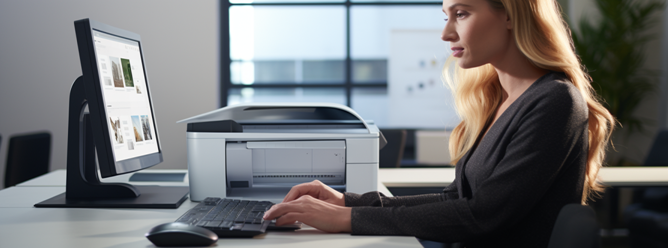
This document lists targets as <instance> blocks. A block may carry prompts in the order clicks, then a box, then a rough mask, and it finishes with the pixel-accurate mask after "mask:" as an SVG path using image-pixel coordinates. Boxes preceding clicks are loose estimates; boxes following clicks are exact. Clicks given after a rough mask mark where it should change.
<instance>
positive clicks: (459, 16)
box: [456, 11, 469, 18]
mask: <svg viewBox="0 0 668 248" xmlns="http://www.w3.org/2000/svg"><path fill="white" fill-rule="evenodd" d="M468 14H469V13H466V12H464V11H462V12H457V14H456V15H457V18H464V17H466V16H467V15H468Z"/></svg>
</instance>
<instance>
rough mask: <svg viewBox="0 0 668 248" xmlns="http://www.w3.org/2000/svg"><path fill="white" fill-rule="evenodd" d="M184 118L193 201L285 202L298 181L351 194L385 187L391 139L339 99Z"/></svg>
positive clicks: (259, 105) (251, 106)
mask: <svg viewBox="0 0 668 248" xmlns="http://www.w3.org/2000/svg"><path fill="white" fill-rule="evenodd" d="M179 123H188V125H187V143H188V174H189V181H190V199H191V200H192V201H201V200H203V199H204V198H206V197H228V198H237V197H238V198H244V199H269V200H275V201H280V200H282V199H283V197H284V196H285V194H286V193H287V192H288V191H289V190H290V188H291V187H292V186H295V185H297V184H300V183H304V182H310V181H313V180H316V179H317V180H320V181H322V182H323V183H325V184H327V185H329V186H330V187H332V188H335V189H339V190H342V191H347V192H354V193H365V192H368V191H374V190H377V188H378V186H377V185H378V161H379V159H378V153H379V152H378V150H379V149H380V148H382V146H384V143H385V139H384V138H383V137H382V134H381V133H380V131H379V130H378V127H376V125H375V124H373V122H371V121H364V120H363V119H362V118H361V117H360V116H359V115H358V114H357V113H356V112H355V111H354V110H352V109H350V108H348V107H346V106H343V105H340V104H332V103H251V104H239V105H234V106H229V107H225V108H221V109H218V110H214V111H211V112H208V113H204V114H201V115H198V116H194V117H191V118H188V119H185V120H181V121H179Z"/></svg>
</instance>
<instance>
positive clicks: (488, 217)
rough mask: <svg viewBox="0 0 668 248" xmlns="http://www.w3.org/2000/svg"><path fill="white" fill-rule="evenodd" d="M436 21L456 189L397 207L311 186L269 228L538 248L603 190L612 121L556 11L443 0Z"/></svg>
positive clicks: (394, 200)
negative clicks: (564, 218) (572, 211)
mask: <svg viewBox="0 0 668 248" xmlns="http://www.w3.org/2000/svg"><path fill="white" fill-rule="evenodd" d="M443 11H444V12H445V13H446V15H447V16H448V17H449V18H448V19H446V24H445V28H444V30H443V34H442V39H443V40H444V41H446V42H449V43H450V47H451V49H452V50H453V54H452V56H453V57H456V58H457V62H458V63H457V64H458V67H459V68H457V69H456V70H455V75H454V80H453V81H454V82H456V83H449V84H450V86H451V88H452V89H453V91H454V94H455V102H456V106H457V110H458V113H459V114H460V116H461V117H462V122H461V123H460V124H459V125H458V126H457V127H456V128H455V129H454V130H453V132H452V134H451V138H450V153H451V155H452V156H451V157H452V158H454V162H455V163H456V178H455V181H454V182H453V183H452V184H451V185H450V186H448V187H446V188H445V189H444V192H443V193H440V194H426V195H416V196H401V197H385V196H382V195H380V194H379V193H377V192H370V193H366V194H363V195H358V194H353V193H345V194H341V193H339V192H336V191H335V190H332V189H331V188H329V187H327V186H325V185H324V184H322V183H320V182H318V181H314V182H311V183H306V184H302V185H298V186H295V187H294V188H293V189H292V190H291V191H290V193H288V195H287V196H286V197H285V199H284V201H283V203H281V204H277V205H275V206H274V207H273V208H271V209H270V210H269V211H268V212H267V213H266V215H265V219H275V218H278V217H280V218H278V219H277V224H278V225H281V224H286V223H293V222H294V221H297V220H299V221H302V222H304V223H306V224H308V225H310V226H313V227H315V228H318V229H321V230H324V231H328V232H351V233H353V234H381V235H412V236H416V237H419V238H424V239H429V240H436V241H442V242H464V243H465V244H466V247H509V246H512V247H546V246H547V244H548V241H549V238H550V234H551V231H552V227H553V226H554V223H555V220H556V218H557V215H558V213H559V211H560V209H561V208H562V207H563V206H564V205H566V204H569V203H582V204H586V202H587V199H588V198H589V197H591V196H592V195H595V194H596V193H598V192H600V191H601V186H600V185H599V184H597V181H596V178H597V173H598V170H599V168H600V167H601V163H602V160H603V156H604V154H605V149H606V144H607V142H608V139H609V137H610V133H611V132H612V128H613V123H614V119H613V117H612V116H611V115H610V113H609V112H608V111H607V110H606V109H605V108H604V107H603V106H602V105H601V104H600V103H599V102H598V101H597V99H596V96H595V94H594V93H593V91H592V88H591V85H590V82H589V81H588V79H587V78H588V77H587V75H586V73H585V72H583V70H582V67H581V65H580V63H579V61H578V59H577V57H576V55H575V53H574V51H573V47H572V41H571V37H570V33H569V30H568V28H567V26H566V25H565V22H564V21H563V20H562V18H561V15H560V11H559V7H558V5H557V4H556V2H555V1H554V0H444V1H443ZM446 68H447V67H446ZM444 73H445V74H446V79H448V78H450V76H448V75H447V69H446V70H444Z"/></svg>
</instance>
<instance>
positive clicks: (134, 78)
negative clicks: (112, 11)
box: [93, 30, 159, 162]
mask: <svg viewBox="0 0 668 248" xmlns="http://www.w3.org/2000/svg"><path fill="white" fill-rule="evenodd" d="M93 39H94V42H95V56H96V57H97V59H98V63H97V66H98V71H99V76H100V85H101V88H102V95H103V96H102V98H103V101H104V106H105V111H106V116H107V117H108V119H109V123H108V126H109V135H110V136H111V137H110V138H111V140H112V141H111V143H112V147H113V148H112V150H113V152H114V157H115V159H116V162H118V161H123V160H126V159H131V158H136V157H140V156H143V155H148V154H152V153H156V152H159V148H158V143H157V141H156V140H155V138H154V135H155V133H153V131H152V130H155V128H154V125H155V124H154V121H153V120H154V119H153V113H152V110H151V105H150V101H149V98H148V97H149V96H148V94H147V92H146V89H147V85H146V80H145V78H146V77H145V73H144V65H143V64H142V56H141V52H140V50H139V43H138V42H137V41H134V40H129V39H124V38H120V37H117V36H113V35H109V34H106V33H103V32H99V31H97V30H93Z"/></svg>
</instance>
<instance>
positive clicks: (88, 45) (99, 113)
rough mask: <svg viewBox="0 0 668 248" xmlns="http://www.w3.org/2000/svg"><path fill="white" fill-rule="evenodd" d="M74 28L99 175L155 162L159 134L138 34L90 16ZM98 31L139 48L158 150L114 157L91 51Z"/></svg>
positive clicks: (112, 174) (93, 56) (160, 147)
mask: <svg viewBox="0 0 668 248" xmlns="http://www.w3.org/2000/svg"><path fill="white" fill-rule="evenodd" d="M74 26H75V32H76V37H77V44H78V48H79V58H80V60H81V70H82V73H83V79H84V82H85V84H84V85H85V86H84V88H85V92H86V99H87V102H88V109H89V112H90V116H91V117H92V118H91V124H92V125H93V126H92V130H93V137H94V139H95V148H96V153H97V158H98V164H99V171H100V176H102V177H103V178H106V177H112V176H116V175H121V174H126V173H131V172H135V171H138V170H142V169H146V168H149V167H152V166H155V165H157V164H159V163H161V162H162V161H163V157H162V146H161V145H160V137H159V135H158V133H159V132H158V127H157V124H156V123H157V122H156V121H155V119H156V115H155V110H154V109H153V100H152V98H151V90H150V84H149V80H148V72H147V70H146V63H145V62H144V52H143V48H142V42H141V37H140V36H139V35H138V34H136V33H133V32H130V31H127V30H123V29H120V28H116V27H113V26H109V25H107V24H104V23H100V22H96V21H93V20H90V19H83V20H78V21H75V25H74ZM94 30H95V31H98V32H102V33H105V34H108V35H112V36H116V37H119V38H123V39H128V40H132V41H136V42H137V44H138V45H139V52H140V56H141V61H142V67H143V68H142V69H143V70H144V81H145V82H146V94H148V95H147V96H148V101H149V105H150V106H149V108H150V110H151V116H152V118H153V129H154V130H155V135H154V136H155V142H156V143H157V146H158V151H157V152H155V153H150V154H146V155H142V156H138V157H134V158H129V159H125V160H121V161H116V158H115V156H114V151H113V147H112V146H113V144H112V143H113V142H112V140H111V136H110V131H109V130H110V129H109V126H108V121H107V119H108V116H107V112H106V109H105V104H104V100H103V99H104V96H103V93H102V90H103V89H102V84H101V82H100V77H99V71H98V66H97V61H98V59H97V55H96V52H95V41H94V37H93V31H94Z"/></svg>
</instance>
